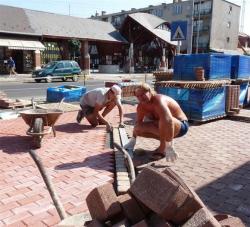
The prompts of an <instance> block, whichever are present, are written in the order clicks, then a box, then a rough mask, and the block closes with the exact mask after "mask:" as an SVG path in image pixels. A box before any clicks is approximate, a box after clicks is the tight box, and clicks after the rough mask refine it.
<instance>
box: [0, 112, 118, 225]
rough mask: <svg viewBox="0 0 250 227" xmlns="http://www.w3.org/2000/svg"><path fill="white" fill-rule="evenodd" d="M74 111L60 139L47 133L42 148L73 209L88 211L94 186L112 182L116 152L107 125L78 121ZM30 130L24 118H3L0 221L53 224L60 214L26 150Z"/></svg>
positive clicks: (68, 207) (59, 190)
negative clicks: (110, 146)
mask: <svg viewBox="0 0 250 227" xmlns="http://www.w3.org/2000/svg"><path fill="white" fill-rule="evenodd" d="M75 116H76V112H71V113H65V114H63V115H62V116H61V118H60V119H59V120H58V123H57V126H56V131H57V136H56V138H54V137H53V134H50V135H47V136H45V137H44V139H43V142H42V148H41V149H39V150H38V151H37V153H38V155H39V156H40V157H41V159H42V161H43V163H44V164H45V166H46V169H47V170H48V172H49V175H50V176H51V178H52V182H53V183H54V184H55V188H56V191H57V193H58V195H59V197H60V199H61V200H62V203H63V206H64V207H65V209H66V210H67V213H68V214H77V213H80V212H83V211H86V210H87V207H86V203H85V197H86V196H87V194H88V193H89V191H90V190H91V189H92V188H94V187H96V186H98V185H102V184H104V183H106V182H113V171H114V170H113V166H114V165H113V156H112V153H111V151H110V150H108V149H106V148H105V144H106V141H105V140H106V132H105V127H103V126H100V127H98V128H96V129H91V128H90V127H88V126H86V125H78V124H76V123H75ZM84 122H85V121H84ZM84 122H83V123H84ZM26 130H27V125H25V123H24V121H23V120H22V119H21V118H18V119H16V120H6V121H1V122H0V226H6V225H8V226H24V225H26V226H53V225H55V224H56V223H58V222H59V216H58V214H57V212H56V210H55V208H54V205H53V204H52V200H51V198H50V196H49V193H48V191H47V189H46V187H45V184H44V182H43V180H42V178H41V176H40V174H39V172H38V169H37V167H36V166H35V164H34V162H33V160H32V159H31V157H30V155H29V153H27V151H28V149H30V140H31V137H29V136H26V135H25V133H26Z"/></svg>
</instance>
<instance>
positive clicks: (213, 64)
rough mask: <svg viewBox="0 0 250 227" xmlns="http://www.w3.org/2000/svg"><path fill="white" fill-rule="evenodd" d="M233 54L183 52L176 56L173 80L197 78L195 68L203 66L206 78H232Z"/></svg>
mask: <svg viewBox="0 0 250 227" xmlns="http://www.w3.org/2000/svg"><path fill="white" fill-rule="evenodd" d="M231 61H232V56H231V55H225V54H211V53H209V54H183V55H177V56H175V57H174V76H173V80H184V81H185V80H196V76H195V68H196V67H203V69H204V70H205V79H206V80H218V79H220V80H221V79H230V75H231Z"/></svg>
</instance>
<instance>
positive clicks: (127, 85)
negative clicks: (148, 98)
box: [105, 81, 141, 97]
mask: <svg viewBox="0 0 250 227" xmlns="http://www.w3.org/2000/svg"><path fill="white" fill-rule="evenodd" d="M115 84H117V85H119V86H120V87H121V89H122V96H123V97H131V96H134V95H135V90H136V88H138V86H139V85H140V84H141V83H140V82H134V81H127V82H111V81H107V82H105V87H112V86H113V85H115Z"/></svg>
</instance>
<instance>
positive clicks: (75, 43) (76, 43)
mask: <svg viewBox="0 0 250 227" xmlns="http://www.w3.org/2000/svg"><path fill="white" fill-rule="evenodd" d="M80 48H81V42H80V40H78V39H71V40H69V52H70V55H71V56H73V58H74V59H75V57H76V56H79V55H80Z"/></svg>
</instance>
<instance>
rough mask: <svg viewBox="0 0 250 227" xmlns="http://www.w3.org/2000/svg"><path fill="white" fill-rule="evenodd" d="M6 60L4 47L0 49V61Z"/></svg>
mask: <svg viewBox="0 0 250 227" xmlns="http://www.w3.org/2000/svg"><path fill="white" fill-rule="evenodd" d="M3 59H4V54H3V47H0V60H3Z"/></svg>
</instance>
